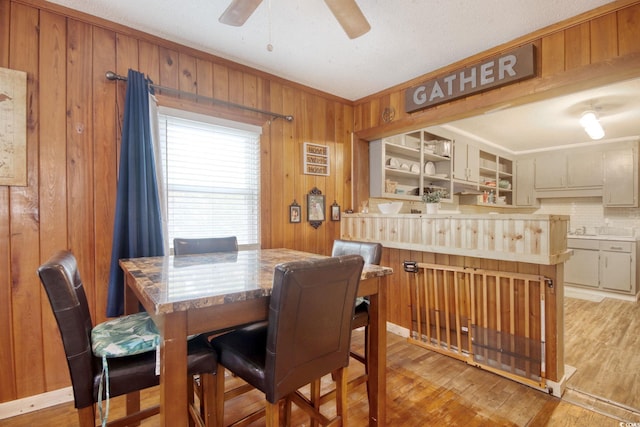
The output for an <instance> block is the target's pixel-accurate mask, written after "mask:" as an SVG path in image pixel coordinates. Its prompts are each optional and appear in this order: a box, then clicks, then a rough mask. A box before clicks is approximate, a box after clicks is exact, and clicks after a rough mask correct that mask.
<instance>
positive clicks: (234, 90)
mask: <svg viewBox="0 0 640 427" xmlns="http://www.w3.org/2000/svg"><path fill="white" fill-rule="evenodd" d="M227 86H228V88H229V102H233V103H234V104H242V101H243V98H244V76H243V72H242V71H240V70H235V69H229V80H228V81H227Z"/></svg>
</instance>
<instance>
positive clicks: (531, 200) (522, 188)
mask: <svg viewBox="0 0 640 427" xmlns="http://www.w3.org/2000/svg"><path fill="white" fill-rule="evenodd" d="M534 168H535V162H534V159H533V157H531V158H525V159H519V160H517V161H516V179H515V183H514V188H515V192H516V202H515V204H516V205H517V206H535V205H536V203H537V202H536V200H537V199H536V192H535V187H534V182H533V177H534V174H535V169H534Z"/></svg>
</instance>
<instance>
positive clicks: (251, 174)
mask: <svg viewBox="0 0 640 427" xmlns="http://www.w3.org/2000/svg"><path fill="white" fill-rule="evenodd" d="M158 121H159V123H158V128H159V133H160V135H159V138H158V141H159V143H160V152H161V159H162V172H163V173H162V180H163V181H164V182H163V183H161V185H162V186H163V187H164V188H165V191H164V192H163V194H164V195H165V197H166V200H165V202H164V203H165V204H166V210H167V224H166V231H167V233H166V234H167V237H168V239H167V240H168V243H169V245H170V246H173V239H174V238H175V237H183V238H199V237H224V236H232V235H233V236H236V237H237V238H238V244H239V245H241V246H242V247H245V248H259V247H260V133H261V129H260V128H259V127H257V126H250V125H246V124H243V123H236V122H230V121H227V120H222V119H216V118H213V117H209V116H203V115H199V114H195V113H188V112H184V111H180V110H174V109H169V108H164V107H161V108H160V110H159V114H158Z"/></svg>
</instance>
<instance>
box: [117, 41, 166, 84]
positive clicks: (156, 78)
mask: <svg viewBox="0 0 640 427" xmlns="http://www.w3.org/2000/svg"><path fill="white" fill-rule="evenodd" d="M119 39H120V37H118V40H119ZM128 40H132V41H133V42H135V40H133V39H128ZM137 45H138V68H139V70H138V71H140V72H141V73H144V74H145V75H146V76H147V77H148V78H150V79H151V81H152V82H154V83H158V82H160V49H159V47H158V45H157V44H153V43H149V42H147V41H144V40H139V41H138V42H137ZM132 62H135V61H133V60H130V61H127V63H132ZM125 72H126V70H125Z"/></svg>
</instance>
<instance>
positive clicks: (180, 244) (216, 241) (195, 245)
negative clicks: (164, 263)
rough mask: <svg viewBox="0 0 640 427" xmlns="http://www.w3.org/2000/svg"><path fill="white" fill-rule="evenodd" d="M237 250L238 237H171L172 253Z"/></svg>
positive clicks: (184, 253)
mask: <svg viewBox="0 0 640 427" xmlns="http://www.w3.org/2000/svg"><path fill="white" fill-rule="evenodd" d="M233 251H238V239H237V238H236V236H230V237H205V238H202V239H182V238H179V237H176V238H175V239H173V253H174V255H191V254H208V253H212V252H233Z"/></svg>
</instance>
